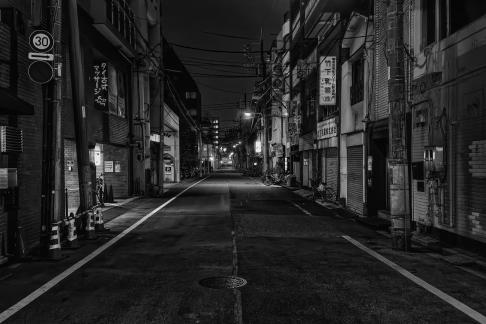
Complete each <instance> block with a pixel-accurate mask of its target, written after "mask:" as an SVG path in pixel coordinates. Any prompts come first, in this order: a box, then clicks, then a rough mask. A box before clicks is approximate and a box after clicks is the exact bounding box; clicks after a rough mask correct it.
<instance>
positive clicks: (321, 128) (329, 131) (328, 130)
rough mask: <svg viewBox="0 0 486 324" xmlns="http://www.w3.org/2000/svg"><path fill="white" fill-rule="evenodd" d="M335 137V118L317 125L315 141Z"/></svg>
mask: <svg viewBox="0 0 486 324" xmlns="http://www.w3.org/2000/svg"><path fill="white" fill-rule="evenodd" d="M334 136H337V125H336V118H330V119H326V120H323V121H321V122H319V123H317V139H318V140H321V139H326V138H331V137H334Z"/></svg>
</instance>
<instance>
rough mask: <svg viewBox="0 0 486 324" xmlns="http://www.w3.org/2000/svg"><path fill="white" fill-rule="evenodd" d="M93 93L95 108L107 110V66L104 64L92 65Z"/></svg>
mask: <svg viewBox="0 0 486 324" xmlns="http://www.w3.org/2000/svg"><path fill="white" fill-rule="evenodd" d="M93 81H94V86H93V91H94V103H95V108H97V109H100V110H107V109H108V64H107V63H106V62H102V63H98V64H95V65H93Z"/></svg>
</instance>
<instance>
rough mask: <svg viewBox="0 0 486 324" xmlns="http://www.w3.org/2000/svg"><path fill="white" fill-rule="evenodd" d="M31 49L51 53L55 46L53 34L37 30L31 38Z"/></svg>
mask: <svg viewBox="0 0 486 324" xmlns="http://www.w3.org/2000/svg"><path fill="white" fill-rule="evenodd" d="M29 43H30V47H31V48H32V50H33V51H37V52H43V53H44V52H49V51H50V50H51V49H52V47H53V46H54V39H53V38H52V35H51V33H49V32H48V31H46V30H35V31H33V32H32V33H31V34H30V36H29Z"/></svg>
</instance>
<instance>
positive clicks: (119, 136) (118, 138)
mask: <svg viewBox="0 0 486 324" xmlns="http://www.w3.org/2000/svg"><path fill="white" fill-rule="evenodd" d="M109 118H110V121H109V125H110V129H109V131H110V142H111V143H114V144H121V145H125V144H127V142H128V120H127V119H125V118H120V117H116V116H112V115H110V116H109Z"/></svg>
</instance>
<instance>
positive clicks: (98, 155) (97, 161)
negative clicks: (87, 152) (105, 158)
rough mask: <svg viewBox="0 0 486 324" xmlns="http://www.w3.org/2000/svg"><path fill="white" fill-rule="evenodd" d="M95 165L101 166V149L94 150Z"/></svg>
mask: <svg viewBox="0 0 486 324" xmlns="http://www.w3.org/2000/svg"><path fill="white" fill-rule="evenodd" d="M94 163H95V165H96V166H101V151H100V150H99V149H98V150H97V149H95V150H94Z"/></svg>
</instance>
